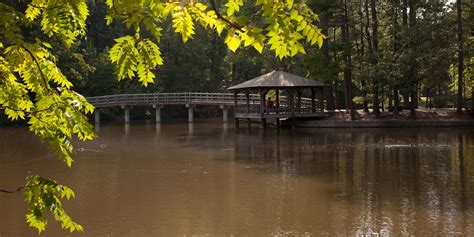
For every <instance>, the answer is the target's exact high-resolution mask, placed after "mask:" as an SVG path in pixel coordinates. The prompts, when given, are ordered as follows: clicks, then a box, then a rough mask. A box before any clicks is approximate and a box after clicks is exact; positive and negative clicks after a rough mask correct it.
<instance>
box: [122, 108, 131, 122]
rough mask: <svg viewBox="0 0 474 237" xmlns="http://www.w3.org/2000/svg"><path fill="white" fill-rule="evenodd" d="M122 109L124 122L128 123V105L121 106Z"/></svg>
mask: <svg viewBox="0 0 474 237" xmlns="http://www.w3.org/2000/svg"><path fill="white" fill-rule="evenodd" d="M122 109H123V110H124V114H123V115H124V121H125V123H130V107H128V106H122Z"/></svg>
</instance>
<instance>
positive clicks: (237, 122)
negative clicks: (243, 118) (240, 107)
mask: <svg viewBox="0 0 474 237" xmlns="http://www.w3.org/2000/svg"><path fill="white" fill-rule="evenodd" d="M234 125H235V129H239V119H238V118H235V119H234Z"/></svg>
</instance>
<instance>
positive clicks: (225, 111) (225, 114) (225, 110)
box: [220, 105, 229, 123]
mask: <svg viewBox="0 0 474 237" xmlns="http://www.w3.org/2000/svg"><path fill="white" fill-rule="evenodd" d="M220 107H221V109H222V121H223V122H224V123H225V122H227V121H228V118H229V108H227V107H225V105H221V106H220Z"/></svg>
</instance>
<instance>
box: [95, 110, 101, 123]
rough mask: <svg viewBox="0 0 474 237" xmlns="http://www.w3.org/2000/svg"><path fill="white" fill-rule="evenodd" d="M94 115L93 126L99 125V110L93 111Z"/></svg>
mask: <svg viewBox="0 0 474 237" xmlns="http://www.w3.org/2000/svg"><path fill="white" fill-rule="evenodd" d="M94 115H95V124H99V123H100V110H99V109H96V110H95V111H94Z"/></svg>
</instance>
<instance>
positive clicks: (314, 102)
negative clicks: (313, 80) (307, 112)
mask: <svg viewBox="0 0 474 237" xmlns="http://www.w3.org/2000/svg"><path fill="white" fill-rule="evenodd" d="M315 90H316V89H315V88H311V113H315V112H316V101H315V96H316V95H315V94H316V91H315Z"/></svg>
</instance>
